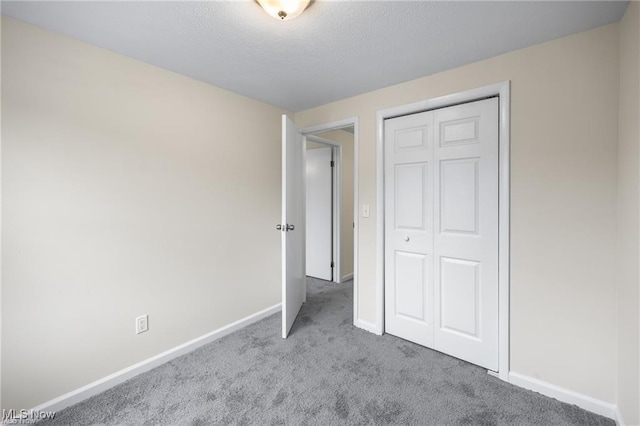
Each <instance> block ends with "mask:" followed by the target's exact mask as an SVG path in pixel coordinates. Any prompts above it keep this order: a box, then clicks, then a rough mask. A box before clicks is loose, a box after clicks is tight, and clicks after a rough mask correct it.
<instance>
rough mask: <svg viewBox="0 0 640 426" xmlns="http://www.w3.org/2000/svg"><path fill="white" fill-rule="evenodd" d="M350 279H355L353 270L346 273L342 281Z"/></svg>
mask: <svg viewBox="0 0 640 426" xmlns="http://www.w3.org/2000/svg"><path fill="white" fill-rule="evenodd" d="M350 279H353V272H352V273H350V274H347V275H344V276H343V277H342V281H343V282H344V281H349V280H350Z"/></svg>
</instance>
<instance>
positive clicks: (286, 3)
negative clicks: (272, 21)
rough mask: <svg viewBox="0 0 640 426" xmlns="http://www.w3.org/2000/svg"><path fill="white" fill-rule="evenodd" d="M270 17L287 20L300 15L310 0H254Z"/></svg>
mask: <svg viewBox="0 0 640 426" xmlns="http://www.w3.org/2000/svg"><path fill="white" fill-rule="evenodd" d="M256 1H257V2H258V4H259V5H260V6H262V8H263V9H264V10H265V11H266V12H267V13H268V14H269V15H271V16H272V17H274V18H276V19H277V20H279V21H289V20H291V19H293V18H295V17H296V16H298V15H300V14H301V13H302V12H304V10H305V9H306V8H307V6H309V3H310V2H311V0H256Z"/></svg>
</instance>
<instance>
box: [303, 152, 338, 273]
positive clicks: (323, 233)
mask: <svg viewBox="0 0 640 426" xmlns="http://www.w3.org/2000/svg"><path fill="white" fill-rule="evenodd" d="M332 150H333V148H331V147H326V148H317V149H310V150H307V151H306V161H305V162H306V191H305V192H306V230H307V235H306V248H307V249H306V252H307V254H306V262H307V266H306V268H307V275H308V276H311V277H315V278H320V279H323V280H327V281H331V280H332V279H333V276H332V275H333V274H332V266H331V264H332V261H333V258H332V257H333V256H332V252H333V246H332V234H333V230H332V220H333V217H332V215H333V211H332V210H333V201H332V193H333V188H332V173H333V168H332V167H331V161H332Z"/></svg>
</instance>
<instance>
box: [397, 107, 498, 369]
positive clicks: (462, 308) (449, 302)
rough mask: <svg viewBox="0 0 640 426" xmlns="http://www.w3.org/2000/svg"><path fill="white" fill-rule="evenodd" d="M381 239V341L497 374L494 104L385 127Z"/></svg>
mask: <svg viewBox="0 0 640 426" xmlns="http://www.w3.org/2000/svg"><path fill="white" fill-rule="evenodd" d="M385 238H386V240H385V268H386V271H385V328H386V329H387V331H388V332H389V333H391V334H395V335H397V336H399V337H402V338H405V339H408V340H412V341H415V342H417V343H420V344H423V345H425V346H429V347H431V348H434V349H436V350H439V351H442V352H444V353H447V354H450V355H453V356H455V357H458V358H460V359H463V360H466V361H469V362H472V363H474V364H477V365H480V366H482V367H485V368H488V369H490V370H494V371H497V369H498V99H497V98H492V99H487V100H483V101H477V102H471V103H468V104H463V105H457V106H453V107H448V108H443V109H439V110H435V111H429V112H425V113H421V114H413V115H409V116H405V117H399V118H394V119H391V120H387V121H386V122H385ZM390 326H391V327H390Z"/></svg>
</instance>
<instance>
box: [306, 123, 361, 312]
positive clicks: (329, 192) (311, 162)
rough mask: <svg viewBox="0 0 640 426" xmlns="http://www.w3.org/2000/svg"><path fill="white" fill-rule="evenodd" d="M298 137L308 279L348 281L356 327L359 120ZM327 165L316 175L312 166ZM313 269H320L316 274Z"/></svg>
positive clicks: (329, 125)
mask: <svg viewBox="0 0 640 426" xmlns="http://www.w3.org/2000/svg"><path fill="white" fill-rule="evenodd" d="M301 133H302V134H303V135H304V136H305V164H306V166H307V169H306V172H305V181H306V183H305V185H306V189H305V197H306V203H305V215H306V242H305V245H306V266H307V267H306V271H307V276H308V277H310V278H311V279H313V278H316V279H317V278H320V279H323V280H326V281H330V282H333V283H336V284H348V282H349V281H350V280H353V306H354V312H353V323H354V324H356V323H357V318H358V317H357V305H358V296H357V295H358V290H357V289H358V285H357V235H358V223H357V221H358V218H357V206H358V204H357V188H358V185H357V181H358V177H357V176H358V175H357V158H358V121H357V118H353V119H347V120H343V121H340V122H333V123H326V124H322V125H319V126H314V127H309V128H304V129H301ZM327 161H328V163H329V164H327V165H329V169H328V170H329V172H328V173H327V168H326V167H325V169H324V170H323V171H321V172H320V173H318V170H314V167H315V165H316V164H326V163H327ZM331 165H333V167H331ZM328 177H330V182H328ZM323 180H324V182H322V181H323ZM319 182H320V184H321V185H323V187H322V189H323V191H321V192H320V193H318V192H319V191H318V188H316V187H315V186H316V185H317V184H318V183H319ZM327 185H328V186H329V187H327ZM327 199H328V201H329V203H330V204H331V205H329V206H327V205H326V204H327V202H326V201H325V202H324V205H323V200H327ZM319 209H322V211H319ZM329 253H331V254H329ZM331 257H332V258H331ZM330 258H331V259H330ZM327 261H328V262H327ZM316 265H319V266H321V267H322V268H321V269H320V270H318V269H316ZM327 266H329V267H328V268H327ZM331 266H333V268H331Z"/></svg>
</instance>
